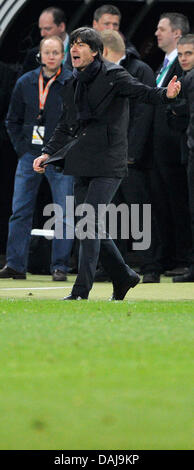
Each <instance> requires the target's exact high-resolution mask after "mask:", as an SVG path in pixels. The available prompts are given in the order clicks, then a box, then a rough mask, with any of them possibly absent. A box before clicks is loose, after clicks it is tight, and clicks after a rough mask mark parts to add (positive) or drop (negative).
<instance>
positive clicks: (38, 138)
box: [32, 126, 45, 145]
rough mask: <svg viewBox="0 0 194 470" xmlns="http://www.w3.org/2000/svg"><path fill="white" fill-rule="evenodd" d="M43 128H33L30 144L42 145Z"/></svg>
mask: <svg viewBox="0 0 194 470" xmlns="http://www.w3.org/2000/svg"><path fill="white" fill-rule="evenodd" d="M44 134H45V127H44V126H34V127H33V133H32V144H35V145H42V144H43V140H44Z"/></svg>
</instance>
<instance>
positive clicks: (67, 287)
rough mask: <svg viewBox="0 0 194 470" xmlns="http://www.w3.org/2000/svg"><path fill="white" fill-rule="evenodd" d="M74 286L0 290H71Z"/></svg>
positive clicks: (6, 288)
mask: <svg viewBox="0 0 194 470" xmlns="http://www.w3.org/2000/svg"><path fill="white" fill-rule="evenodd" d="M71 287H73V286H65V287H64V286H60V287H4V288H2V287H1V288H0V290H50V289H69V288H71Z"/></svg>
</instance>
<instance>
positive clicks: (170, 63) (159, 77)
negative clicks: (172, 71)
mask: <svg viewBox="0 0 194 470" xmlns="http://www.w3.org/2000/svg"><path fill="white" fill-rule="evenodd" d="M175 59H176V57H175ZM175 59H173V60H172V61H171V62H169V64H168V65H167V67H165V69H163V70H162V71H161V73H159V74H158V76H157V78H156V84H157V85H159V83H160V82H161V81H162V79H163V77H164V75H166V74H167V72H168V71H169V68H170V67H171V65H172V64H173V62H174V61H175Z"/></svg>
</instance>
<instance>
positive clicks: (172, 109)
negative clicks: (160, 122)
mask: <svg viewBox="0 0 194 470" xmlns="http://www.w3.org/2000/svg"><path fill="white" fill-rule="evenodd" d="M166 116H167V122H168V125H169V127H170V128H171V129H173V130H174V131H176V132H180V133H182V132H186V130H187V127H188V124H189V107H188V103H187V100H186V99H185V98H183V99H182V100H180V102H179V103H177V104H170V105H168V106H167V108H166Z"/></svg>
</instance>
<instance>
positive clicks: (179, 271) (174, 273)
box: [164, 266, 189, 277]
mask: <svg viewBox="0 0 194 470" xmlns="http://www.w3.org/2000/svg"><path fill="white" fill-rule="evenodd" d="M188 271H189V268H186V267H184V266H182V267H177V268H174V269H168V270H167V271H164V275H165V276H166V277H172V276H180V275H182V274H188Z"/></svg>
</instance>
